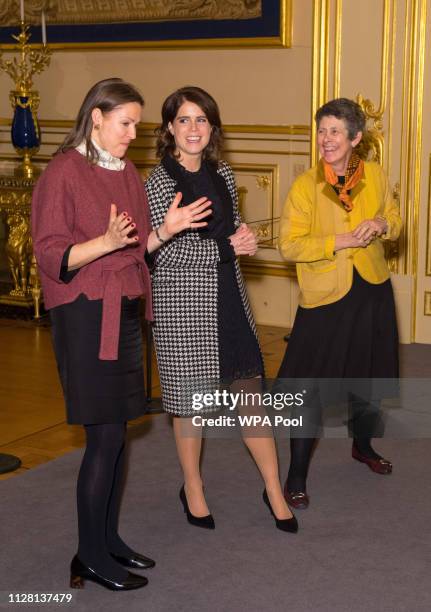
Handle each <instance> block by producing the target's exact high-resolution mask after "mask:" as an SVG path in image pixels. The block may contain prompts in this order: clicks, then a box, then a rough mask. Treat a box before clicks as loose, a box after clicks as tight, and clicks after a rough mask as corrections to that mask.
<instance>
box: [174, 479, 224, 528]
mask: <svg viewBox="0 0 431 612" xmlns="http://www.w3.org/2000/svg"><path fill="white" fill-rule="evenodd" d="M180 500H181V503H182V504H183V508H184V512H185V514H186V515H187V520H188V522H189V523H190V525H194V526H195V527H203V528H204V529H215V522H214V518H213V515H212V514H207V515H206V516H195V515H194V514H192V513H191V512H190V508H189V504H188V501H187V496H186V492H185V490H184V485H183V486H182V487H181V489H180Z"/></svg>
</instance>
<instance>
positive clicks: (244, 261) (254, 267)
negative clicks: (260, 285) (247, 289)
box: [240, 257, 296, 278]
mask: <svg viewBox="0 0 431 612" xmlns="http://www.w3.org/2000/svg"><path fill="white" fill-rule="evenodd" d="M240 259H241V270H242V271H243V273H244V274H245V276H247V277H251V276H260V277H262V276H282V277H288V278H296V268H295V264H288V263H284V262H279V261H263V260H256V259H250V257H241V258H240Z"/></svg>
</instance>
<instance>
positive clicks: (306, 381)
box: [274, 269, 399, 439]
mask: <svg viewBox="0 0 431 612" xmlns="http://www.w3.org/2000/svg"><path fill="white" fill-rule="evenodd" d="M398 375H399V369H398V332H397V323H396V316H395V303H394V296H393V291H392V285H391V281H390V280H389V279H388V280H387V281H385V282H384V283H381V284H378V285H375V284H371V283H368V282H367V281H365V280H364V279H363V278H362V277H361V276H360V275H359V273H358V272H357V271H356V269H354V273H353V283H352V287H351V289H350V291H349V292H348V293H347V295H345V296H344V297H343V298H342V299H341V300H338V301H337V302H334V303H333V304H328V305H325V306H318V307H316V308H308V309H307V308H301V307H299V308H298V311H297V313H296V317H295V322H294V324H293V329H292V334H291V336H290V339H289V342H288V346H287V349H286V353H285V355H284V359H283V362H282V364H281V366H280V370H279V372H278V375H277V380H276V382H275V385H274V390H275V391H285V390H289V391H291V388H290V385H293V386H294V387H295V389H296V387H298V385H300V386H302V388H305V389H307V399H306V402H305V404H304V408H301V409H300V411H297V413H298V414H295V415H294V416H299V413H301V414H303V416H304V425H303V428H302V429H301V432H300V435H299V437H304V438H305V437H316V436H320V435H321V431H322V429H321V426H322V424H323V423H324V422H325V424H328V422H327V420H328V419H329V421H331V420H332V424H333V425H334V424H335V425H340V424H342V423H344V422H347V424H348V427H349V433H350V435H351V436H352V437H354V438H366V439H368V438H372V437H377V436H378V437H382V436H383V433H384V419H383V418H382V415H381V411H380V401H381V400H382V399H383V398H385V397H395V396H396V395H397V394H398V383H397V379H398ZM341 379H343V381H342V382H341ZM346 408H347V410H348V413H347V414H346V412H345V411H346ZM346 419H347V421H346Z"/></svg>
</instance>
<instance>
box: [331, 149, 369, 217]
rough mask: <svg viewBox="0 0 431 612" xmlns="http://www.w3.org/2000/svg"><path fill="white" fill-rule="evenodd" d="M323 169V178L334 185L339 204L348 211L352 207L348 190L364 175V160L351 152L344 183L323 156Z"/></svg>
mask: <svg viewBox="0 0 431 612" xmlns="http://www.w3.org/2000/svg"><path fill="white" fill-rule="evenodd" d="M322 162H323V169H324V172H325V180H326V182H327V183H329V184H330V185H332V187H334V189H335V191H336V193H337V195H338V197H339V199H340V202H341V204H342V205H343V207H344V209H345V210H347V212H350V211H351V210H352V208H353V202H352V200H351V198H350V193H349V192H350V190H351V189H353V187H355V185H357V184H358V183H359V181H360V180H361V178H362V177H363V176H364V162H363V160H362V159H361V158H360V157H359V155H358V154H357V153H355V152H353V153H352V155H351V156H350V159H349V163H348V164H347V169H346V174H345V177H344V183H341V182H340V181H339V178H338V176H337V175H336V173H335V172H334V170H333V169H332V166H330V165H329V164H328V163H327V162H326V161H325V160H324V159H323V158H322Z"/></svg>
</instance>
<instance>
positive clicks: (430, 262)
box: [425, 155, 431, 276]
mask: <svg viewBox="0 0 431 612" xmlns="http://www.w3.org/2000/svg"><path fill="white" fill-rule="evenodd" d="M430 234H431V155H430V156H429V161H428V206H427V240H426V253H425V256H426V263H425V276H431V250H430V246H431V245H430Z"/></svg>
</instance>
